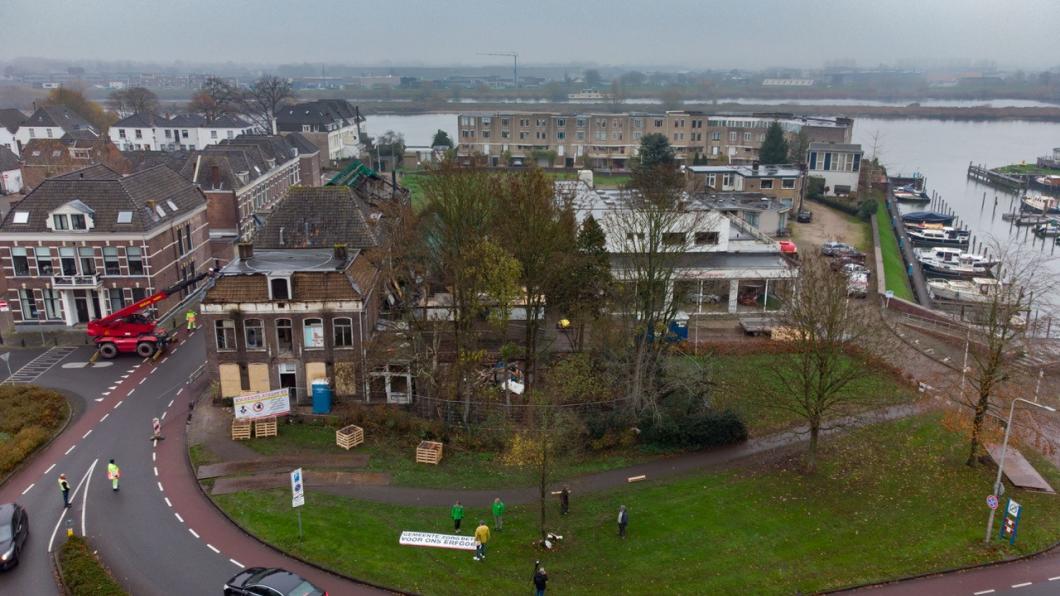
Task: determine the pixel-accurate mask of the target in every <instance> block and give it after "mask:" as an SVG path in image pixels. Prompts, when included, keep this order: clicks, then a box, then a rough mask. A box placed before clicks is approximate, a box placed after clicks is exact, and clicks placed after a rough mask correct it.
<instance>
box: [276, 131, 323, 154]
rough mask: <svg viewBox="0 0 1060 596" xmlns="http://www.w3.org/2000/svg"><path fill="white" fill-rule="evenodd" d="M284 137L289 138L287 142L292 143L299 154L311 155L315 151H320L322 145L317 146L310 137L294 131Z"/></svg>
mask: <svg viewBox="0 0 1060 596" xmlns="http://www.w3.org/2000/svg"><path fill="white" fill-rule="evenodd" d="M284 138H285V139H287V142H288V143H290V144H291V146H292V147H294V148H295V149H298V154H299V155H311V154H313V153H320V147H317V146H316V145H314V144H313V143H312V142H310V141H309V139H307V138H305V137H303V136H302V134H301V133H298V132H292V133H289V134H287V135H285V136H284Z"/></svg>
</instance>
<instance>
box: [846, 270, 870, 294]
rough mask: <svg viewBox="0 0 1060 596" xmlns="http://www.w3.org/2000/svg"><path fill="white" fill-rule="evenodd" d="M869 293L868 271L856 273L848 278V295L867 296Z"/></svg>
mask: <svg viewBox="0 0 1060 596" xmlns="http://www.w3.org/2000/svg"><path fill="white" fill-rule="evenodd" d="M868 294H869V276H868V274H866V273H855V274H853V275H851V276H850V277H848V278H847V296H850V297H853V298H865V297H866V296H868Z"/></svg>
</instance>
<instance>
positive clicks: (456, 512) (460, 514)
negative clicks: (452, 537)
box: [449, 501, 464, 534]
mask: <svg viewBox="0 0 1060 596" xmlns="http://www.w3.org/2000/svg"><path fill="white" fill-rule="evenodd" d="M449 517H451V518H453V531H454V532H456V533H457V534H459V533H460V521H461V520H463V519H464V506H463V505H461V504H460V501H457V502H456V504H455V505H453V508H452V509H450V510H449Z"/></svg>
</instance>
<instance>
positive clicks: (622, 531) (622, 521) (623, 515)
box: [618, 505, 629, 538]
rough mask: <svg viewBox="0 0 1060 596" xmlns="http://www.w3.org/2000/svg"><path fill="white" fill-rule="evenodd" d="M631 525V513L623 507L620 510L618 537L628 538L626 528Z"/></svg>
mask: <svg viewBox="0 0 1060 596" xmlns="http://www.w3.org/2000/svg"><path fill="white" fill-rule="evenodd" d="M627 525H629V512H628V511H626V506H625V505H622V506H621V507H619V508H618V537H619V538H625V537H626V526H627Z"/></svg>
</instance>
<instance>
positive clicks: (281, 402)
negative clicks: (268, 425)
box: [232, 389, 291, 420]
mask: <svg viewBox="0 0 1060 596" xmlns="http://www.w3.org/2000/svg"><path fill="white" fill-rule="evenodd" d="M232 406H233V409H234V410H235V413H236V419H237V420H244V419H249V418H267V417H269V416H279V415H281V414H287V413H289V412H290V411H291V400H290V398H289V397H288V391H287V389H275V390H273V391H266V392H264V393H253V394H251V395H237V396H236V397H233V398H232Z"/></svg>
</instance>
